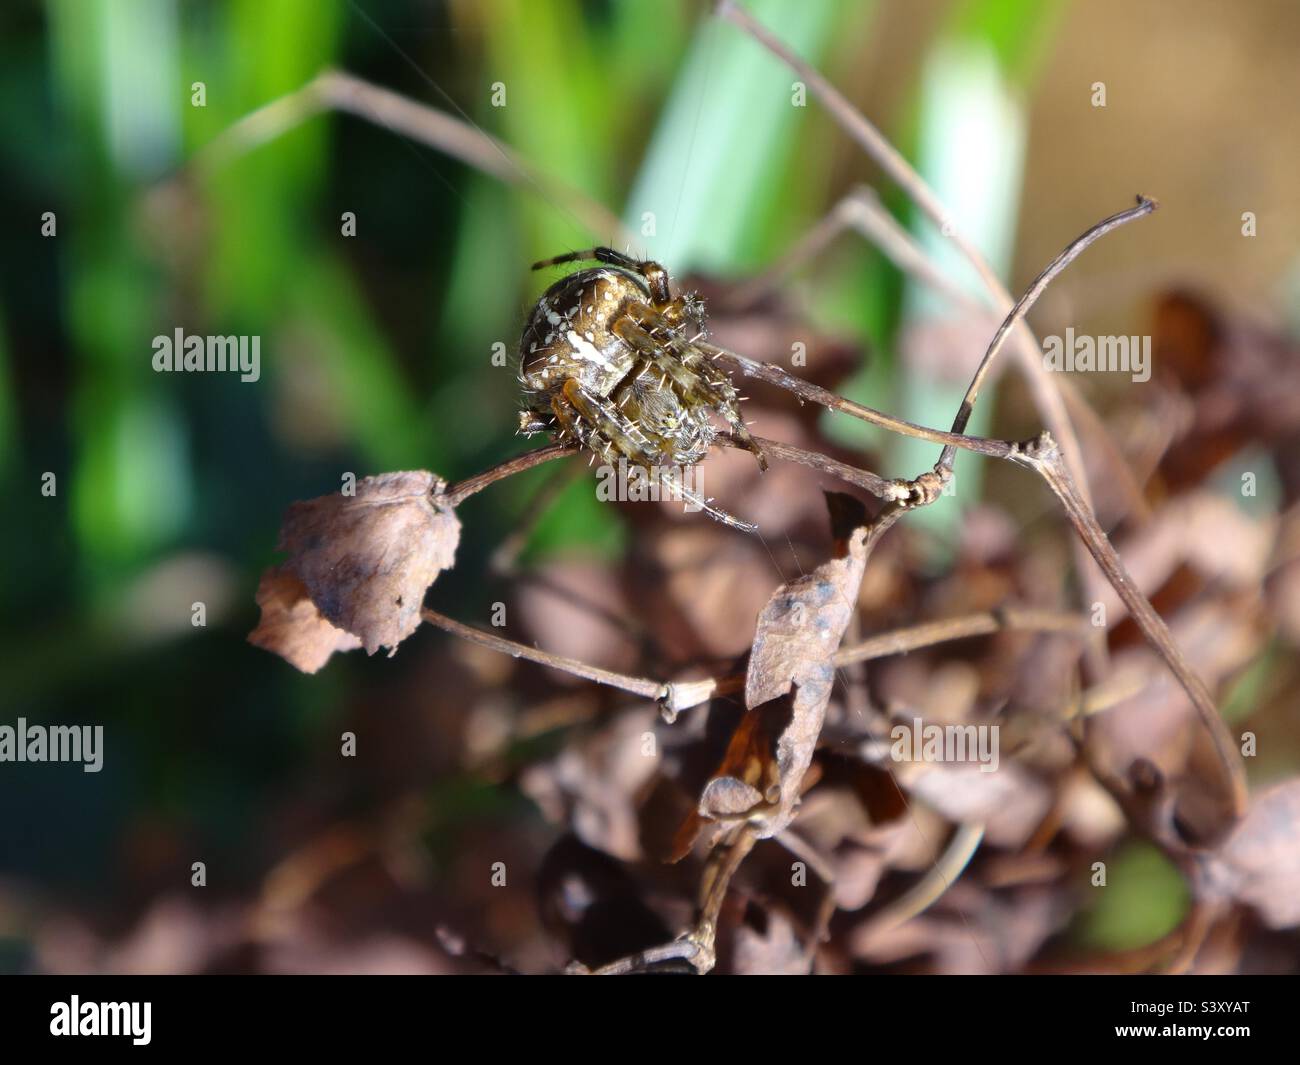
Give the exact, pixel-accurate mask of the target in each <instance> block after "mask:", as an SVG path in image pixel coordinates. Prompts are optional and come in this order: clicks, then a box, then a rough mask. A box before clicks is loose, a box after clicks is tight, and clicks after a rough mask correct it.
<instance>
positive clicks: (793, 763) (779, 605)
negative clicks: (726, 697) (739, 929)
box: [745, 528, 867, 838]
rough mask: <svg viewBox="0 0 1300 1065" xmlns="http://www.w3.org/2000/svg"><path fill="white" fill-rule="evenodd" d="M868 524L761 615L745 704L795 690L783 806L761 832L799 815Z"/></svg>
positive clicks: (782, 755) (782, 754)
mask: <svg viewBox="0 0 1300 1065" xmlns="http://www.w3.org/2000/svg"><path fill="white" fill-rule="evenodd" d="M866 542H867V530H866V529H865V528H862V529H858V530H857V531H856V532H855V533H854V534H853V536H852V538H851V539H850V540H849V544H848V555H847V557H845V558H837V559H833V560H831V561H830V562H824V563H822V565H820V566H818V567H817V568H816V569H815V570H813V572H812V573H810V574H808V575H807V576H806V577H800V578H799V579H798V580H795V581H791V582H790V583H789V584H784V585H782V586H781V587H779V588H778V589H777V590H776V591H775V592H774V593H773V594H772V598H771V599H770V600H769V601H768V604H767V606H766V607H764V609H763V612H762V613H761V614H760V615H759V618H758V629H757V632H756V634H755V636H754V646H753V649H752V651H751V652H750V657H749V669H748V672H747V673H746V676H745V705H746V706H747V707H749V708H750V709H751V710H753V709H754V708H755V707H757V706H760V705H761V704H763V703H769V702H772V701H773V700H776V699H779V698H781V697H782V696H784V695H786V694H788V693H789V692H790V691H791V689H792V688H793V689H794V695H793V699H792V700H791V703H792V705H791V717H790V723H789V725H788V726H787V727H786V729H785V731H784V732H783V733H782V734H781V736H780V738H779V739H778V740H777V743H776V762H777V768H778V771H779V774H780V799H779V801H778V803H777V808H776V810H775V811H773V812H772V813H770V814H767V815H765V816H764V817H763V825H762V827H761V831H760V833H759V835H760V838H766V837H768V836H773V835H775V834H776V833H778V832H780V831H781V830H782V829H783V828H785V827H786V825H788V824H789V823H790V822H791V820H793V817H794V808H795V805H796V804H797V803H798V801H799V795H800V793H801V792H802V783H803V778H804V774H805V773H806V772H807V771H808V766H809V765H810V764H811V762H812V756H813V750H814V749H815V748H816V746H817V738H818V737H819V736H820V735H821V730H822V722H823V721H824V720H825V718H826V704H827V703H828V702H829V701H830V697H831V689H832V687H833V686H834V682H835V666H834V664H833V662H832V657H833V656H834V654H835V652H836V650H837V649H838V648H839V645H840V640H841V639H842V638H843V637H844V630H845V629H846V628H847V627H848V624H849V620H850V619H851V618H852V616H853V610H854V606H855V604H856V603H857V597H858V586H859V585H860V584H861V583H862V573H863V570H864V568H865V567H866V561H867V546H866Z"/></svg>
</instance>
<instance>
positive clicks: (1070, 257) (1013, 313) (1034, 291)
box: [939, 196, 1160, 470]
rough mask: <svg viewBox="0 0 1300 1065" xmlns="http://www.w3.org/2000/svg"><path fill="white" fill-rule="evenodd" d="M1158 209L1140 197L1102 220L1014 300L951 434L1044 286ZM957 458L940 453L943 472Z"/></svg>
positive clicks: (952, 451)
mask: <svg viewBox="0 0 1300 1065" xmlns="http://www.w3.org/2000/svg"><path fill="white" fill-rule="evenodd" d="M1159 206H1160V205H1159V204H1158V203H1156V201H1155V200H1149V199H1147V198H1146V197H1145V196H1139V197H1138V198H1137V206H1136V207H1130V208H1129V209H1128V210H1127V211H1120V212H1118V213H1117V214H1113V215H1111V216H1110V217H1109V218H1104V219H1102V221H1100V222H1098V223H1097V224H1096V225H1095V226H1093V227H1092V228H1091V229H1089V230H1088V231H1087V232H1086V233H1084V234H1083V235H1082V236H1080V237H1078V238H1076V239H1075V240H1074V241H1073V243H1071V244H1069V245H1068V246H1067V247H1066V249H1065V250H1064V251H1062V252H1061V254H1060V255H1058V256H1057V257H1056V258H1055V259H1053V260H1052V261H1051V262H1050V263H1048V264H1047V266H1046V267H1045V268H1044V269H1043V271H1042V272H1041V273H1040V274H1039V275H1038V276H1037V277H1036V278H1034V281H1033V284H1031V285H1030V286H1029V287H1028V288H1027V289H1025V291H1024V294H1023V295H1022V296H1021V297H1020V299H1018V300H1016V304H1015V306H1014V307H1012V308H1011V310H1010V311H1009V312H1008V313H1007V316H1006V318H1004V319H1003V321H1002V324H1001V325H1000V326H998V331H997V332H996V333H994V334H993V339H992V340H991V341H989V346H988V350H986V351H985V352H984V358H982V359H981V360H980V364H979V366H978V367H977V368H976V370H975V375H974V376H973V377H972V378H971V382H970V385H969V386H968V387H967V389H966V395H965V396H964V397H963V399H962V401H961V406H960V407H959V408H958V409H957V416H956V417H955V418H954V419H953V422H952V431H953V432H954V433H961V432H965V431H966V424H967V422H969V421H970V416H971V414H972V413H973V412H974V410H975V401H976V400H977V399H978V398H979V393H980V387H981V386H982V385H983V384H984V379H985V378H986V377H987V376H988V372H989V370H990V368H991V367H992V366H993V360H994V359H996V358H997V355H998V352H999V351H1001V350H1002V344H1003V342H1004V341H1005V340H1006V339H1007V336H1008V335H1009V334H1010V332H1011V330H1012V329H1013V328H1015V326H1016V325H1017V324H1018V323H1019V322H1021V321H1022V320H1023V319H1024V317H1025V315H1026V314H1028V313H1029V308H1031V307H1032V306H1033V305H1034V304H1035V303H1037V302H1038V297H1039V296H1041V295H1042V294H1043V292H1044V291H1046V289H1047V286H1048V285H1050V284H1051V283H1052V282H1053V281H1054V280H1055V279H1056V278H1057V277H1058V276H1059V275H1060V273H1061V271H1063V270H1064V269H1065V268H1066V267H1067V266H1069V265H1070V264H1071V263H1072V262H1074V260H1075V259H1077V258H1078V257H1079V256H1080V255H1082V254H1083V252H1084V250H1085V249H1086V248H1088V247H1089V246H1090V245H1092V244H1095V243H1096V242H1097V241H1099V240H1100V239H1101V238H1102V237H1104V236H1105V235H1106V234H1107V233H1109V232H1111V231H1112V230H1115V229H1118V228H1119V227H1120V226H1122V225H1126V224H1127V223H1129V222H1133V221H1136V220H1137V219H1139V218H1143V217H1145V216H1146V215H1149V214H1150V213H1151V212H1152V211H1154V210H1155V209H1156V208H1157V207H1159ZM956 454H957V449H956V448H955V447H953V446H952V445H951V444H948V445H945V446H944V449H943V453H942V454H941V455H940V457H939V465H940V466H942V467H943V468H944V469H948V470H951V469H952V460H953V459H954V458H955V457H956Z"/></svg>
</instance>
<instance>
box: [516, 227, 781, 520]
mask: <svg viewBox="0 0 1300 1065" xmlns="http://www.w3.org/2000/svg"><path fill="white" fill-rule="evenodd" d="M590 261H595V262H598V263H602V264H604V265H601V266H597V267H592V268H588V269H584V270H578V271H576V272H574V273H571V274H569V275H568V276H566V277H563V278H561V279H560V280H559V281H557V282H556V283H555V284H553V285H552V286H551V287H550V288H548V289H547V290H546V293H545V294H544V295H543V296H542V298H541V299H540V300H538V301H537V305H536V306H535V307H534V308H533V311H532V314H531V315H529V318H528V324H527V325H526V326H525V327H524V333H523V337H522V338H521V340H520V342H519V357H520V372H519V381H520V383H521V384H522V385H523V386H524V409H523V410H522V411H520V412H519V431H520V432H521V433H525V434H527V435H531V434H533V433H536V432H543V431H549V432H552V433H555V434H556V438H557V439H558V440H559V441H561V442H566V443H567V442H576V443H578V444H580V445H581V446H582V447H584V448H586V449H587V450H588V451H589V452H591V454H592V456H593V459H592V461H595V458H596V457H599V458H600V459H602V460H603V461H604V462H606V463H610V464H612V463H614V462H615V461H616V460H617V459H618V458H619V457H620V456H621V457H623V458H625V459H626V460H627V461H628V463H630V464H632V465H635V466H639V467H641V468H642V469H645V470H646V471H651V470H653V469H656V468H657V469H658V470H659V473H660V479H661V481H666V482H667V483H668V484H670V485H671V487H673V488H674V489H676V490H677V491H678V492H679V493H680V494H681V496H682V497H683V498H684V499H687V500H689V501H690V502H692V503H693V504H695V505H696V506H697V507H699V508H700V509H702V510H704V511H705V512H706V513H708V514H709V515H711V516H712V517H714V518H716V519H717V520H719V521H721V522H723V523H724V524H727V525H730V526H732V527H734V528H739V529H744V530H746V531H753V526H751V525H749V524H748V523H746V522H742V521H740V520H738V519H736V518H733V517H732V516H731V515H730V514H727V513H726V512H725V511H722V510H719V509H718V508H716V507H714V506H713V505H712V502H711V501H710V500H707V499H703V498H701V497H700V496H699V495H698V493H696V492H694V491H692V490H690V489H688V488H686V486H685V485H683V484H681V482H680V479H678V478H676V477H675V475H672V474H665V473H664V469H663V468H664V467H666V466H671V467H689V466H693V465H695V464H696V463H697V462H699V461H700V460H701V459H703V458H704V456H705V455H706V454H707V453H708V451H709V448H710V447H711V446H712V444H713V441H714V439H715V438H716V436H717V430H716V429H715V428H714V425H713V423H712V422H711V421H710V419H709V415H710V414H711V413H716V414H718V415H720V416H721V417H722V418H723V419H724V420H725V421H726V422H727V423H728V424H729V425H730V426H731V430H732V435H733V436H734V438H735V440H736V441H737V442H738V443H739V444H740V445H741V446H743V447H745V448H746V449H748V450H749V451H751V452H753V454H754V456H755V458H756V459H757V460H758V465H759V468H760V469H763V470H766V469H767V459H766V458H765V457H764V455H763V452H762V450H761V449H760V448H759V447H758V445H757V444H756V443H755V442H754V440H753V438H752V437H751V436H750V435H749V431H748V430H747V429H746V428H745V423H744V421H743V420H742V419H741V417H740V411H739V409H738V407H737V402H738V399H739V397H738V396H737V395H736V389H735V386H734V385H733V384H732V383H731V378H730V377H728V376H727V374H726V373H725V372H724V371H723V370H721V369H719V368H718V367H717V366H715V365H714V363H713V362H712V361H711V359H710V357H709V356H707V355H706V354H705V353H704V352H703V351H701V350H700V349H699V348H698V347H697V346H696V341H698V340H700V339H702V338H703V337H704V336H705V335H706V328H705V318H704V305H703V303H702V302H701V301H700V300H699V299H697V298H696V297H695V295H694V294H693V293H691V294H687V295H678V296H674V295H673V294H672V289H671V287H670V285H669V278H668V271H667V270H665V269H664V268H663V267H662V266H660V265H659V264H658V263H656V262H652V261H650V260H638V259H633V258H631V257H630V256H627V255H623V254H621V253H620V252H617V251H615V250H614V249H612V248H589V249H587V250H585V251H575V252H571V253H569V254H567V255H559V256H556V257H555V258H553V259H543V260H542V261H541V262H538V263H534V264H533V269H534V270H541V269H544V268H545V267H548V266H557V265H559V264H561V263H573V262H590Z"/></svg>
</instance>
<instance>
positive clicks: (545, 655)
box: [420, 607, 668, 700]
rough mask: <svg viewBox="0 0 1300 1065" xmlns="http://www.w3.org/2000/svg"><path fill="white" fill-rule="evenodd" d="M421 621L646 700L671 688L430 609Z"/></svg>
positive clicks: (463, 637)
mask: <svg viewBox="0 0 1300 1065" xmlns="http://www.w3.org/2000/svg"><path fill="white" fill-rule="evenodd" d="M420 619H421V620H422V621H427V622H428V623H429V624H430V625H434V626H436V627H437V628H440V629H442V630H443V631H444V632H449V633H451V634H452V635H453V636H459V637H460V638H461V639H462V640H469V641H470V643H476V644H478V645H480V646H481V647H488V648H491V649H492V650H493V651H500V652H501V653H502V654H507V655H510V656H511V657H512V658H526V659H528V661H530V662H536V663H538V664H539V665H543V666H550V667H551V668H552V669H558V670H561V671H563V672H565V673H572V674H573V675H574V676H575V677H582V678H583V679H585V680H593V681H595V682H596V683H597V684H607V685H609V686H610V687H611V688H619V689H621V690H622V691H625V692H631V693H632V694H633V695H639V696H641V697H642V698H645V699H656V700H657V699H660V698H662V697H663V696H664V695H665V694H667V688H668V686H667V685H665V684H661V683H660V682H659V681H657V680H650V679H649V678H648V677H633V676H629V675H628V674H626V673H615V672H614V671H613V670H609V669H601V668H599V667H598V666H589V665H587V663H586V662H579V661H578V660H577V659H576V658H565V657H564V656H563V655H553V654H551V653H550V652H549V651H543V650H541V649H540V648H537V647H529V646H528V645H527V644H523V643H516V642H515V641H514V640H507V639H506V638H505V637H503V636H497V635H494V634H493V633H490V632H484V631H483V630H482V629H476V628H473V627H472V626H470V625H464V624H462V623H461V622H459V621H456V620H454V619H453V618H449V617H447V616H446V615H445V614H439V613H438V612H437V611H436V610H430V609H429V608H428V607H425V608H424V609H423V610H421V611H420Z"/></svg>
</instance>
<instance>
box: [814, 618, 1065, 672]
mask: <svg viewBox="0 0 1300 1065" xmlns="http://www.w3.org/2000/svg"><path fill="white" fill-rule="evenodd" d="M1089 627H1090V626H1089V625H1088V622H1087V619H1086V618H1084V617H1082V616H1081V615H1079V614H1066V613H1059V612H1057V611H1052V610H1027V609H1024V608H1021V607H1014V606H1007V607H1003V608H1002V609H1001V610H995V611H985V612H982V613H978V614H966V615H964V616H962V617H955V618H945V619H944V620H942V621H927V622H924V623H923V624H920V625H912V626H909V627H908V628H905V629H895V630H894V631H892V632H885V633H881V634H880V635H879V636H873V637H871V638H870V639H866V640H863V641H862V642H861V643H857V644H854V645H853V646H851V647H842V648H840V650H839V651H837V652H836V654H835V665H836V666H847V665H851V664H853V663H854V662H868V661H871V660H872V659H875V658H884V657H886V656H888V655H902V654H907V653H908V652H909V651H916V650H919V649H920V648H922V647H933V646H934V645H935V644H939V643H947V642H949V641H951V640H966V639H970V638H971V637H973V636H988V635H990V634H991V633H995V632H1055V633H1074V634H1077V635H1086V633H1087V630H1088V629H1089Z"/></svg>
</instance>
